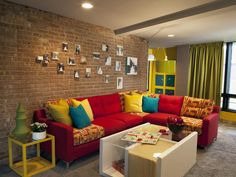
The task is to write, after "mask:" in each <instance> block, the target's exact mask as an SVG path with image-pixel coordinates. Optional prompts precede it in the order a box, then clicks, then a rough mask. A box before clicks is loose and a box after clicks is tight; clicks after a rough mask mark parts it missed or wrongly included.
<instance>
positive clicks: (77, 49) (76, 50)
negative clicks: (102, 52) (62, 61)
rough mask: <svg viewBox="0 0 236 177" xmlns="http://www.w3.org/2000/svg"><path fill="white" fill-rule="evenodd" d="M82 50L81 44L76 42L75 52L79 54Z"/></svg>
mask: <svg viewBox="0 0 236 177" xmlns="http://www.w3.org/2000/svg"><path fill="white" fill-rule="evenodd" d="M80 52H81V46H80V44H75V53H76V54H77V55H79V54H80Z"/></svg>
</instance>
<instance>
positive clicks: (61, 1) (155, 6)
mask: <svg viewBox="0 0 236 177" xmlns="http://www.w3.org/2000/svg"><path fill="white" fill-rule="evenodd" d="M9 1H12V2H15V3H18V4H23V5H27V6H30V7H34V8H37V9H41V10H44V11H48V12H52V13H56V14H59V15H62V16H66V17H70V18H73V19H77V20H81V21H85V22H88V23H92V24H96V25H100V26H104V27H107V28H110V29H112V30H116V29H120V28H124V27H127V26H130V25H133V24H137V23H141V22H144V21H147V20H150V19H154V18H158V17H162V16H166V15H169V14H172V13H175V12H178V11H182V10H185V9H189V8H193V7H195V6H199V5H202V4H205V3H210V2H213V1H215V0H178V1H176V0H175V1H174V0H88V1H89V2H91V3H92V4H93V5H94V8H93V9H90V10H85V9H82V8H81V3H82V2H84V1H83V0H67V1H65V0H50V1H49V0H9ZM221 1H222V0H221ZM235 19H236V5H234V6H231V7H227V8H223V9H219V10H214V11H210V12H206V13H202V14H198V15H193V16H189V17H185V18H180V19H176V20H172V21H168V22H165V23H160V24H159V25H154V26H149V27H145V28H142V29H138V30H134V31H129V32H128V34H132V35H136V36H140V37H143V38H146V39H147V40H148V41H149V46H150V47H172V46H176V45H183V44H193V43H202V42H213V41H222V40H223V41H233V40H236V23H235ZM168 34H175V37H173V38H168V37H167V35H168Z"/></svg>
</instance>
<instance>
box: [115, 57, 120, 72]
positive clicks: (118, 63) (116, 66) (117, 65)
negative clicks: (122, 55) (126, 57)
mask: <svg viewBox="0 0 236 177" xmlns="http://www.w3.org/2000/svg"><path fill="white" fill-rule="evenodd" d="M115 71H121V61H118V60H116V63H115Z"/></svg>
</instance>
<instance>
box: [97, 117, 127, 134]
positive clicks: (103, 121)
mask: <svg viewBox="0 0 236 177" xmlns="http://www.w3.org/2000/svg"><path fill="white" fill-rule="evenodd" d="M92 123H93V124H95V125H99V126H102V127H103V128H104V129H105V135H106V136H107V135H111V134H113V133H116V132H120V131H122V130H125V129H126V125H125V123H124V122H122V121H120V120H116V119H107V118H106V117H99V118H97V119H94V121H93V122H92Z"/></svg>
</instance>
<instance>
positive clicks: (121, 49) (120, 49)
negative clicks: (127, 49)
mask: <svg viewBox="0 0 236 177" xmlns="http://www.w3.org/2000/svg"><path fill="white" fill-rule="evenodd" d="M116 55H117V56H124V47H123V46H122V45H117V46H116Z"/></svg>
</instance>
